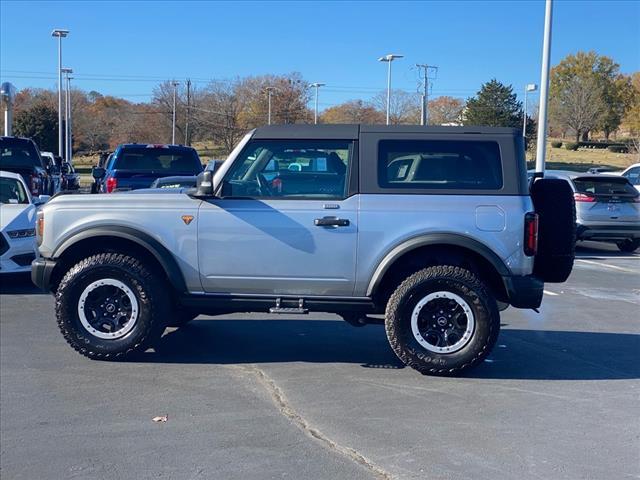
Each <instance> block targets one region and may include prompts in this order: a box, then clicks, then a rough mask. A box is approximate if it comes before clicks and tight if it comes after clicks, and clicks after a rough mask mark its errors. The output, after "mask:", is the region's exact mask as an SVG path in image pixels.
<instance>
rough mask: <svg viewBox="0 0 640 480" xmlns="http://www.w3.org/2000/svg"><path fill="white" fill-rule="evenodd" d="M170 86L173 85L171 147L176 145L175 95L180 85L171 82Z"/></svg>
mask: <svg viewBox="0 0 640 480" xmlns="http://www.w3.org/2000/svg"><path fill="white" fill-rule="evenodd" d="M171 85H173V115H172V121H171V145H175V144H176V94H177V91H178V85H180V83H179V82H176V81H175V80H174V81H173V82H171Z"/></svg>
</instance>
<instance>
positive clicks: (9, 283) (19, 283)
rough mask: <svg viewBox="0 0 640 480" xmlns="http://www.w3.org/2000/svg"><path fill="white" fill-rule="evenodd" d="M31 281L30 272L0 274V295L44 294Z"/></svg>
mask: <svg viewBox="0 0 640 480" xmlns="http://www.w3.org/2000/svg"><path fill="white" fill-rule="evenodd" d="M45 294H46V292H43V291H41V290H39V289H38V287H36V286H35V285H34V284H33V283H31V274H30V273H7V274H3V275H0V295H45Z"/></svg>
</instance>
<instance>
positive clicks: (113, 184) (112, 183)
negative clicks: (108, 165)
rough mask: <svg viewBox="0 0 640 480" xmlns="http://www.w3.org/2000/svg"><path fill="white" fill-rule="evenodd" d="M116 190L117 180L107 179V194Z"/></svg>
mask: <svg viewBox="0 0 640 480" xmlns="http://www.w3.org/2000/svg"><path fill="white" fill-rule="evenodd" d="M116 188H118V180H117V179H116V178H114V177H109V178H107V193H111V192H113V191H114V190H115V189H116Z"/></svg>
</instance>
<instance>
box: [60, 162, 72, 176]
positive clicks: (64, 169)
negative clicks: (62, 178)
mask: <svg viewBox="0 0 640 480" xmlns="http://www.w3.org/2000/svg"><path fill="white" fill-rule="evenodd" d="M61 170H62V173H64V174H65V175H68V174H69V173H71V167H70V166H69V164H68V163H67V162H64V163H63V164H62V169H61Z"/></svg>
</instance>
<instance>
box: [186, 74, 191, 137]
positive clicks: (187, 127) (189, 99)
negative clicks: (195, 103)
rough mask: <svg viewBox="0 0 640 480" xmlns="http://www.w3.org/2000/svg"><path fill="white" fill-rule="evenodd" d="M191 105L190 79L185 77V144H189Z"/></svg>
mask: <svg viewBox="0 0 640 480" xmlns="http://www.w3.org/2000/svg"><path fill="white" fill-rule="evenodd" d="M190 106H191V80H190V79H187V119H186V121H185V124H184V143H185V145H187V146H190V145H191V141H190V139H189V113H190V112H189V108H190Z"/></svg>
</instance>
